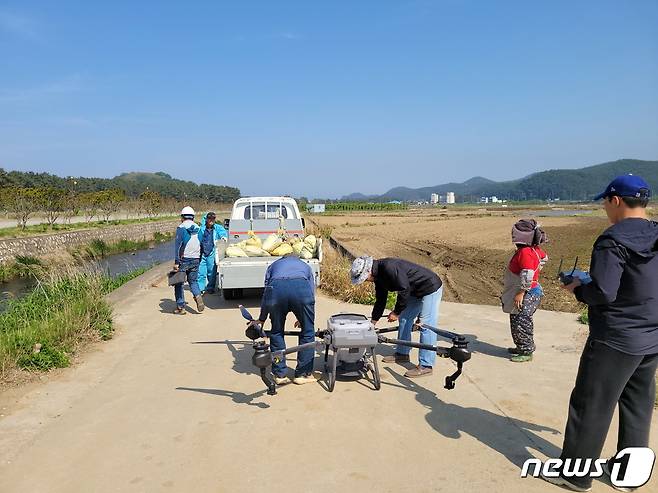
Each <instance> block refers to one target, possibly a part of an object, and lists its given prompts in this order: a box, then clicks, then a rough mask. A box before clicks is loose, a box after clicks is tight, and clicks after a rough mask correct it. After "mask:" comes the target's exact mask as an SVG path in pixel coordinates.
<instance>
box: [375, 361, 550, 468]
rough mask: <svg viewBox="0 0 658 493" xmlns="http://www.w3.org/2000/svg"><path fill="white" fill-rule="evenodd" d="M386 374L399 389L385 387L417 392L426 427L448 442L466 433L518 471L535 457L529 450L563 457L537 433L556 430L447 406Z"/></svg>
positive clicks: (406, 381)
mask: <svg viewBox="0 0 658 493" xmlns="http://www.w3.org/2000/svg"><path fill="white" fill-rule="evenodd" d="M386 370H387V371H388V372H389V373H390V374H391V375H392V376H393V378H395V380H397V381H398V382H399V385H397V384H392V383H387V382H382V384H384V385H392V386H394V387H401V388H405V389H407V390H410V391H412V392H414V393H415V394H416V400H417V401H418V402H419V403H420V404H421V405H423V406H424V407H425V408H426V409H427V410H428V411H429V412H428V414H427V415H426V416H425V419H426V421H427V423H428V424H429V425H430V426H431V427H432V428H434V430H436V431H437V432H439V433H440V434H441V435H443V436H444V437H446V438H452V439H458V438H460V437H461V434H462V433H466V434H467V435H470V436H472V437H473V438H475V439H476V440H477V441H479V442H480V443H483V444H484V445H486V446H487V447H489V448H491V449H492V450H495V451H496V452H498V453H499V454H502V455H503V456H505V457H506V458H507V460H509V461H510V462H511V463H512V464H514V465H515V466H517V467H519V468H521V467H522V466H523V463H524V462H525V460H526V459H529V458H532V457H533V455H532V454H531V453H530V452H529V451H528V449H529V448H530V449H534V450H537V451H540V452H542V453H544V454H545V455H547V456H548V457H559V456H560V452H561V451H560V449H559V448H558V447H556V446H555V445H554V444H552V443H551V442H549V441H547V440H545V439H544V438H542V437H541V436H539V435H537V434H536V433H534V432H541V431H549V432H552V433H553V434H558V431H557V430H554V429H552V428H547V427H545V426H541V425H537V424H534V423H529V422H527V421H522V420H520V419H516V418H511V417H508V416H502V415H499V414H495V413H492V412H491V411H487V410H485V409H478V408H475V407H462V406H459V405H457V404H451V403H447V402H444V401H442V400H441V399H439V398H438V397H437V395H436V394H435V393H434V392H431V391H429V390H427V389H426V388H425V387H421V386H420V385H418V384H416V383H415V382H413V381H412V380H410V379H408V378H406V377H403V376H402V375H400V374H398V373H396V372H394V371H393V370H391V369H390V368H386ZM510 425H512V426H510ZM519 434H521V435H523V436H524V437H525V439H520V437H519Z"/></svg>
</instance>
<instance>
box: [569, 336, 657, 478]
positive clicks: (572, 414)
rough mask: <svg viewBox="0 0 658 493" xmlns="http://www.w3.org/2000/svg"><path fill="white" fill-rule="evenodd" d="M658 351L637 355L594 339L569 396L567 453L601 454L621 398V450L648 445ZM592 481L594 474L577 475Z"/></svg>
mask: <svg viewBox="0 0 658 493" xmlns="http://www.w3.org/2000/svg"><path fill="white" fill-rule="evenodd" d="M657 366H658V354H652V355H648V356H633V355H630V354H626V353H622V352H621V351H617V350H615V349H613V348H611V347H610V346H607V345H605V344H603V343H601V342H598V341H595V340H593V339H591V338H590V339H588V340H587V343H586V344H585V349H584V350H583V354H582V356H581V357H580V366H579V368H578V376H577V377H576V385H575V387H574V389H573V392H572V393H571V400H570V401H569V418H568V421H567V428H566V431H565V433H564V445H563V447H562V455H561V458H562V459H567V458H572V459H576V458H582V459H586V458H591V459H594V460H596V459H599V458H601V457H600V455H601V451H602V450H603V444H604V442H605V438H606V435H607V434H608V429H609V428H610V422H611V421H612V416H613V414H614V412H615V407H616V406H617V404H619V431H618V434H617V450H618V451H619V450H623V449H624V448H626V447H647V446H648V445H649V430H650V427H651V414H652V413H653V407H654V402H655V399H656V367H657ZM570 481H571V482H573V483H576V484H578V485H579V486H589V485H591V483H592V481H591V479H589V478H572V479H570Z"/></svg>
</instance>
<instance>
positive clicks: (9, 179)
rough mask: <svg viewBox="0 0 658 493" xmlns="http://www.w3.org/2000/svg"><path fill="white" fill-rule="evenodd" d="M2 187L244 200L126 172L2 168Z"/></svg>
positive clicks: (221, 190)
mask: <svg viewBox="0 0 658 493" xmlns="http://www.w3.org/2000/svg"><path fill="white" fill-rule="evenodd" d="M0 188H3V189H4V188H25V189H27V188H39V189H62V190H67V191H74V192H76V193H78V194H84V193H90V192H104V191H111V190H120V191H122V192H123V193H124V194H125V196H126V197H128V198H132V199H136V198H137V197H139V196H140V195H141V194H142V193H143V192H144V191H147V190H149V191H151V192H155V193H157V194H159V195H160V196H161V197H163V198H173V199H177V200H182V201H186V200H203V201H207V202H212V203H231V202H234V201H235V200H237V199H238V198H240V189H238V188H235V187H229V186H224V185H209V184H201V185H198V184H196V183H194V182H192V181H185V180H178V179H176V178H172V177H171V176H170V175H168V174H167V173H163V172H158V173H124V174H122V175H119V176H115V177H114V178H85V177H72V176H69V177H66V178H63V177H60V176H56V175H52V174H50V173H34V172H23V171H5V170H4V169H2V168H0Z"/></svg>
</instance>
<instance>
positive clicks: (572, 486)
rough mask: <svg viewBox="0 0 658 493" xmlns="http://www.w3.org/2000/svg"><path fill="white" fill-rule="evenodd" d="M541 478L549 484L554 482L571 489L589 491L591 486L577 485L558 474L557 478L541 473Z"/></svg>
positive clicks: (556, 484)
mask: <svg viewBox="0 0 658 493" xmlns="http://www.w3.org/2000/svg"><path fill="white" fill-rule="evenodd" d="M540 476H541V478H542V479H543V480H544V481H546V482H548V483H551V484H554V485H555V486H564V487H565V488H567V489H569V490H571V491H591V490H592V487H591V486H589V487H587V488H585V487H582V486H578V485H576V484H574V483H572V482H571V481H569V480H568V479H565V478H563V477H562V476H558V477H557V478H549V477H547V476H544V475H543V474H540Z"/></svg>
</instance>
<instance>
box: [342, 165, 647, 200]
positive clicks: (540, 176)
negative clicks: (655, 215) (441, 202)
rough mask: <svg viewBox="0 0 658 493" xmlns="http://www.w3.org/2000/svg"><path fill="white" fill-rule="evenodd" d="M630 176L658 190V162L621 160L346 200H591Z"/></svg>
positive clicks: (473, 179) (407, 189)
mask: <svg viewBox="0 0 658 493" xmlns="http://www.w3.org/2000/svg"><path fill="white" fill-rule="evenodd" d="M626 173H634V174H637V175H641V176H642V177H643V178H644V179H645V180H647V182H648V183H649V185H650V186H651V187H652V189H653V190H658V161H641V160H639V159H620V160H618V161H612V162H609V163H603V164H597V165H595V166H588V167H586V168H580V169H554V170H548V171H541V172H539V173H534V174H532V175H529V176H526V177H524V178H520V179H518V180H511V181H503V182H495V181H492V180H488V179H486V178H482V177H480V176H477V177H474V178H471V179H470V180H467V181H465V182H463V183H446V184H444V185H436V186H433V187H423V188H407V187H395V188H392V189H390V190H389V191H388V192H386V193H384V194H382V195H379V196H369V197H367V198H365V199H356V198H351V199H347V198H344V200H371V201H374V202H387V201H389V200H401V201H404V202H415V201H428V200H429V199H430V194H432V193H438V194H445V193H446V192H455V196H456V199H457V202H473V201H476V200H477V199H478V198H479V197H490V196H492V195H495V196H497V197H498V198H500V199H508V200H547V199H556V198H559V199H562V200H588V199H590V198H591V197H593V196H594V195H596V194H597V193H599V192H600V191H601V190H603V189H604V188H605V186H606V185H607V184H608V183H609V182H610V180H612V179H613V178H614V177H615V176H618V175H621V174H626ZM359 195H361V194H351V195H348V196H347V197H356V196H359ZM364 197H365V196H364Z"/></svg>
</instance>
